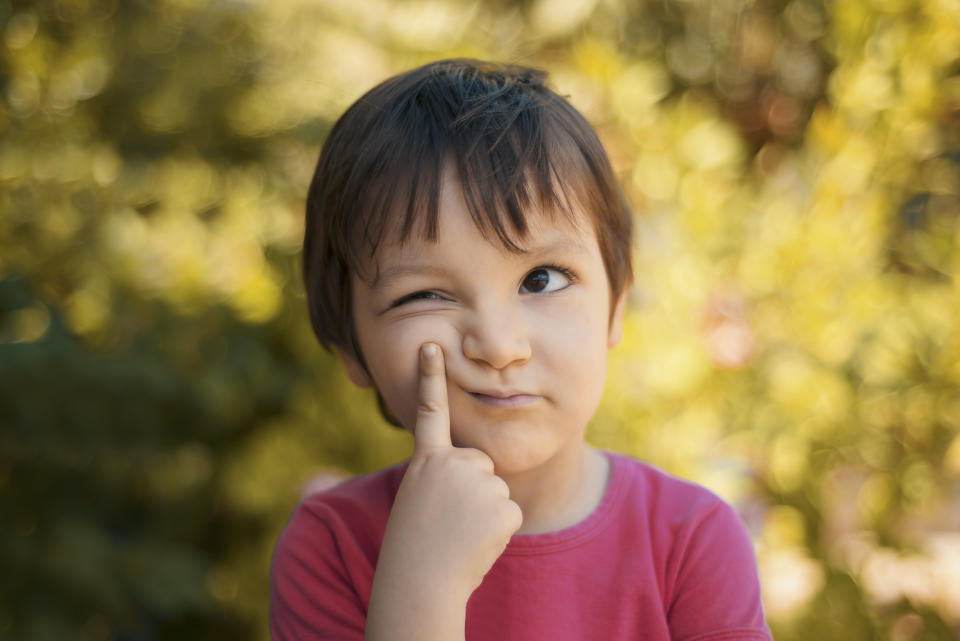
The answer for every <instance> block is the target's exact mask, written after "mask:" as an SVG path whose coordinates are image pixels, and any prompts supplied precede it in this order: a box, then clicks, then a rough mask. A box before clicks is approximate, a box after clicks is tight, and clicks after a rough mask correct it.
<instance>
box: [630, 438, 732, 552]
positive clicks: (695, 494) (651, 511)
mask: <svg viewBox="0 0 960 641" xmlns="http://www.w3.org/2000/svg"><path fill="white" fill-rule="evenodd" d="M611 458H612V460H613V462H614V464H615V466H616V468H617V473H616V474H617V477H618V478H619V479H620V480H619V482H620V483H621V484H622V485H623V488H622V489H621V492H623V493H624V494H625V499H626V503H627V506H628V509H631V510H634V511H637V510H639V511H641V512H642V513H643V514H644V515H646V516H647V517H649V519H650V521H651V523H650V525H651V526H652V527H655V528H666V529H668V530H670V531H671V533H672V534H674V535H675V534H676V532H677V530H681V529H694V528H696V527H697V525H698V524H701V523H702V522H704V521H705V520H711V519H714V518H717V517H720V518H727V517H729V516H730V515H731V514H733V515H734V516H736V515H735V513H734V512H733V510H732V508H731V507H730V506H729V505H728V504H727V503H726V502H725V501H724V500H723V499H721V498H720V497H719V496H717V495H716V494H714V493H713V492H711V491H710V490H708V489H707V488H705V487H703V486H702V485H698V484H696V483H694V482H692V481H688V480H685V479H682V478H679V477H677V476H674V475H672V474H669V473H667V472H665V471H663V470H661V469H660V468H658V467H656V466H655V465H651V464H650V463H646V462H643V461H639V460H637V459H635V458H632V457H629V456H626V455H624V454H611Z"/></svg>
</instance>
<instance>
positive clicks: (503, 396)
mask: <svg viewBox="0 0 960 641" xmlns="http://www.w3.org/2000/svg"><path fill="white" fill-rule="evenodd" d="M470 396H472V397H473V398H475V399H476V400H478V401H480V402H481V403H483V404H484V405H487V406H489V407H502V408H516V407H524V406H527V405H530V404H531V403H535V402H536V401H538V400H539V399H540V396H538V395H537V394H526V393H524V392H514V391H503V392H501V391H496V390H486V391H483V392H470Z"/></svg>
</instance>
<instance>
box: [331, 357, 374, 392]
mask: <svg viewBox="0 0 960 641" xmlns="http://www.w3.org/2000/svg"><path fill="white" fill-rule="evenodd" d="M334 349H335V350H336V352H337V356H339V357H340V362H342V363H343V366H344V367H345V368H346V369H347V377H349V378H350V380H351V381H353V384H354V385H356V386H357V387H370V386H371V385H373V380H371V378H370V374H368V373H367V368H366V367H364V366H363V363H361V362H360V359H359V358H357V355H356V354H354V353H353V351H352V350H347V349H344V348H342V347H334Z"/></svg>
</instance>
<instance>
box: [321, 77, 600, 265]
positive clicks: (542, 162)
mask: <svg viewBox="0 0 960 641" xmlns="http://www.w3.org/2000/svg"><path fill="white" fill-rule="evenodd" d="M454 71H458V70H449V69H444V68H442V67H441V68H436V69H433V70H432V73H430V74H428V75H426V76H425V77H423V78H421V79H418V82H417V86H414V87H408V88H404V89H405V90H404V91H403V92H402V93H403V94H404V95H403V98H402V99H401V100H397V101H392V100H388V101H385V102H386V104H387V105H388V106H387V107H386V108H385V109H384V110H382V111H378V112H377V113H376V116H377V117H376V118H374V119H373V122H371V123H369V125H370V126H369V127H368V128H367V129H366V131H367V135H366V136H365V138H366V140H365V141H363V143H361V144H360V145H359V146H358V148H357V151H358V153H357V158H356V160H355V162H354V163H353V168H352V171H351V173H350V175H349V176H348V177H346V178H347V179H346V181H345V184H344V190H343V193H345V194H353V196H352V197H348V198H347V199H346V201H347V202H350V203H352V205H353V206H352V207H351V212H350V216H349V223H348V222H347V221H344V223H346V224H348V225H349V229H344V230H341V231H345V232H347V233H343V234H335V236H339V237H340V238H343V239H345V240H346V241H347V242H345V243H343V245H342V246H341V247H340V248H339V250H340V251H341V252H342V254H341V255H342V256H343V258H344V259H345V260H346V262H347V264H348V265H349V268H350V269H351V271H353V272H354V273H357V274H362V273H364V271H365V270H364V266H365V265H366V266H369V264H370V260H371V259H372V258H373V257H374V255H375V254H376V251H377V249H378V248H379V247H380V245H381V244H382V243H383V242H385V241H390V242H398V243H404V242H406V241H408V240H409V239H410V238H411V237H414V236H416V237H419V238H423V239H427V240H429V241H431V242H436V240H437V238H438V220H439V213H440V212H439V206H440V193H441V190H442V189H443V184H444V175H445V173H446V172H452V177H453V178H455V181H454V182H455V183H456V184H457V185H458V186H459V188H460V190H461V192H462V194H463V198H464V202H465V204H466V206H467V210H468V211H469V213H470V216H471V218H472V219H473V223H474V224H475V225H476V227H477V229H478V230H479V232H480V233H481V235H482V236H483V237H484V238H485V239H487V240H489V241H491V242H495V243H497V244H498V245H500V246H501V247H503V248H505V249H506V250H508V251H513V252H520V251H522V246H521V243H522V241H523V240H524V239H525V238H526V236H527V233H528V227H529V225H528V221H527V216H529V215H531V214H535V215H546V216H549V217H551V218H552V217H554V216H557V215H561V216H565V217H566V218H567V219H569V220H571V221H573V222H576V220H577V217H576V205H577V204H578V201H579V200H582V197H583V195H584V191H590V190H589V189H588V188H587V185H586V183H588V182H590V181H588V180H585V177H586V174H589V173H590V172H589V168H588V166H587V165H588V163H586V162H585V161H584V156H583V154H582V153H578V149H579V147H580V145H579V144H578V141H577V140H575V139H574V137H573V136H572V135H571V132H570V131H569V129H570V128H569V126H565V125H569V123H564V122H562V118H560V117H558V114H556V113H554V111H555V108H556V105H550V106H551V107H554V109H549V108H547V107H546V106H545V104H544V103H545V102H547V101H551V100H555V101H556V102H558V103H562V104H564V105H565V104H566V103H565V102H564V101H562V100H556V99H554V96H553V94H552V93H550V92H548V91H547V90H545V89H544V87H543V80H544V77H545V74H543V73H540V72H536V73H533V72H531V71H530V70H524V72H523V73H508V72H502V73H500V74H487V75H486V77H484V78H479V77H478V78H470V77H466V76H467V74H464V73H462V72H461V73H459V74H456V73H454ZM451 75H454V76H455V77H453V78H451V77H450V76H451ZM456 76H461V77H456ZM491 76H492V77H491ZM379 89H380V90H386V91H388V92H389V91H390V90H391V88H389V87H382V88H379ZM377 90H378V89H374V90H373V91H377ZM360 102H361V103H363V100H361V101H360ZM378 102H379V100H378ZM571 110H572V109H571ZM559 115H560V116H562V115H563V114H559Z"/></svg>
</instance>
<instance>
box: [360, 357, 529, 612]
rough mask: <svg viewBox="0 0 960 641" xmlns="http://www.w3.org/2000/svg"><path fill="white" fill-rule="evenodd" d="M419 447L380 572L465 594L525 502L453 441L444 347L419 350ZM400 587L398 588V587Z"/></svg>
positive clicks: (393, 515) (412, 586)
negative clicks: (512, 496) (513, 496)
mask: <svg viewBox="0 0 960 641" xmlns="http://www.w3.org/2000/svg"><path fill="white" fill-rule="evenodd" d="M414 442H415V445H414V452H413V457H412V458H411V460H410V465H409V467H408V468H407V471H406V474H405V475H404V478H403V481H402V483H401V484H400V488H399V490H398V492H397V497H396V500H395V501H394V504H393V509H392V510H391V512H390V518H389V520H388V522H387V529H386V532H385V534H384V539H383V545H382V546H381V549H380V561H379V562H378V565H377V575H378V577H377V578H378V579H379V578H386V577H380V576H379V575H380V574H381V572H385V573H389V574H390V575H391V577H392V581H398V582H400V583H402V584H405V586H406V588H405V589H409V590H416V589H421V588H422V587H426V586H432V587H431V589H433V590H437V591H442V592H443V593H445V594H447V595H450V594H453V595H459V597H461V598H462V599H463V604H464V605H465V604H466V599H467V598H469V596H470V594H471V593H472V592H473V591H474V590H475V589H476V588H477V587H478V586H479V585H480V582H481V581H482V580H483V577H484V575H485V574H486V573H487V571H488V570H489V569H490V567H491V566H492V565H493V564H494V562H495V561H496V560H497V559H498V558H499V557H500V554H502V553H503V550H504V548H505V547H506V545H507V543H508V542H509V540H510V536H511V535H512V534H513V533H514V532H516V531H517V529H518V528H519V527H520V525H521V523H522V520H523V516H522V514H521V512H520V507H519V506H518V505H517V504H516V503H514V502H513V501H511V500H510V491H509V488H508V487H507V484H506V483H505V482H504V481H503V479H501V478H500V477H499V476H496V475H495V474H494V465H493V461H492V460H491V458H490V457H489V456H487V455H486V454H484V453H483V452H481V451H480V450H476V449H472V448H462V447H454V446H453V443H452V442H451V438H450V412H449V407H448V405H447V384H446V371H445V368H444V361H443V352H442V350H441V349H440V347H439V346H438V345H435V344H433V343H427V344H425V345H423V346H422V347H421V349H420V382H419V390H418V405H417V423H416V426H415V428H414ZM398 587H400V585H398Z"/></svg>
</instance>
